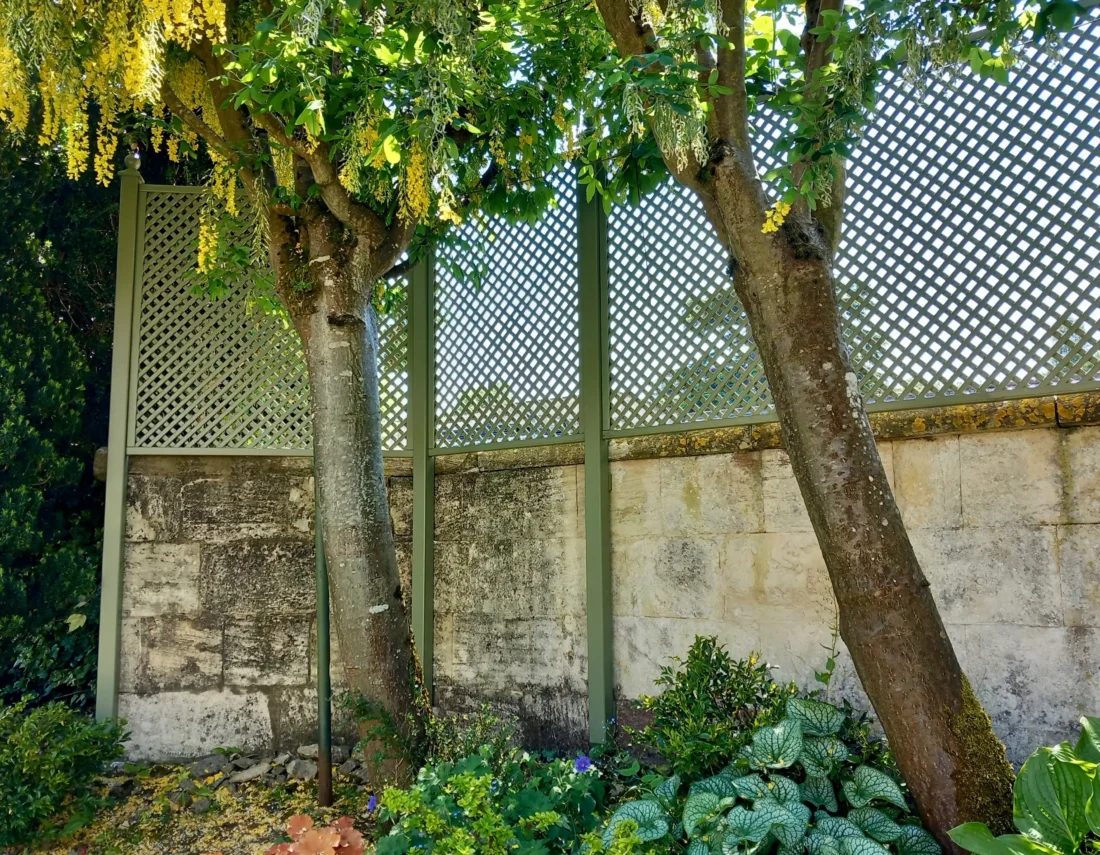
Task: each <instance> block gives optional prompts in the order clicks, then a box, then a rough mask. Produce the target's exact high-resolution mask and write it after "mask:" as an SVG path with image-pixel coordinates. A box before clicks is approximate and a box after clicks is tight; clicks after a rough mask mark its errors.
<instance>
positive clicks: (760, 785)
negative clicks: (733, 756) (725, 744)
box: [700, 775, 769, 802]
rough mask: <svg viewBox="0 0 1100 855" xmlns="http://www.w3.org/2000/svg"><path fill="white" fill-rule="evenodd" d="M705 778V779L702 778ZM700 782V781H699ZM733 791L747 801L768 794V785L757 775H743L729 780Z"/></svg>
mask: <svg viewBox="0 0 1100 855" xmlns="http://www.w3.org/2000/svg"><path fill="white" fill-rule="evenodd" d="M704 780H706V779H704ZM700 783H702V781H700ZM730 786H731V787H733V791H734V792H735V793H736V794H737V795H738V796H740V797H741V798H743V799H745V800H747V801H750V802H752V801H756V800H757V799H762V798H764V796H766V795H768V792H769V790H768V785H767V783H766V782H765V781H764V779H763V778H761V777H760V776H759V775H744V776H743V777H740V778H733V779H732V780H730Z"/></svg>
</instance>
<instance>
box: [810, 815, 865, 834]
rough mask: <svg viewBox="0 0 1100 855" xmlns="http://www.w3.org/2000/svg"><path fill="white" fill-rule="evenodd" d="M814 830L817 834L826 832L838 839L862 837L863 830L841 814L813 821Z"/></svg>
mask: <svg viewBox="0 0 1100 855" xmlns="http://www.w3.org/2000/svg"><path fill="white" fill-rule="evenodd" d="M814 830H815V831H817V832H818V833H819V834H827V835H829V836H830V837H835V838H837V840H840V839H842V838H844V837H863V832H862V831H860V830H859V826H858V825H856V824H855V823H854V822H849V821H848V820H846V819H845V818H844V817H842V816H826V817H822V818H821V819H819V820H817V822H815V823H814Z"/></svg>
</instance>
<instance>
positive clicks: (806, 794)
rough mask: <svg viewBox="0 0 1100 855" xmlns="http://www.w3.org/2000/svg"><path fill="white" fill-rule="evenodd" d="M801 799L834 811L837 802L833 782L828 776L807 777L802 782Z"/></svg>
mask: <svg viewBox="0 0 1100 855" xmlns="http://www.w3.org/2000/svg"><path fill="white" fill-rule="evenodd" d="M802 801H804V802H809V803H810V804H812V805H813V806H814V807H823V808H825V810H827V811H832V812H834V813H835V812H836V810H837V803H836V791H835V790H833V782H832V781H830V780H829V779H828V778H807V779H806V780H805V781H803V782H802Z"/></svg>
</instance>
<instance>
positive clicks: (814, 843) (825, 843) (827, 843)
mask: <svg viewBox="0 0 1100 855" xmlns="http://www.w3.org/2000/svg"><path fill="white" fill-rule="evenodd" d="M806 849H807V850H809V853H810V855H841V853H840V839H839V838H837V837H833V836H832V835H831V834H821V833H819V832H816V831H812V832H810V833H809V834H807V835H806Z"/></svg>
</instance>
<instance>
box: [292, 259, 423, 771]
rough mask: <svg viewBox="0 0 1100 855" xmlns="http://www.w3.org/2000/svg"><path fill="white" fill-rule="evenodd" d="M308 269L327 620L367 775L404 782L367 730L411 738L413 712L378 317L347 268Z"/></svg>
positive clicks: (324, 262)
mask: <svg viewBox="0 0 1100 855" xmlns="http://www.w3.org/2000/svg"><path fill="white" fill-rule="evenodd" d="M311 266H312V270H311V272H312V273H313V274H314V279H315V281H316V282H317V285H316V287H315V288H314V291H313V294H312V295H311V299H310V300H309V301H308V303H306V304H300V305H299V307H298V309H297V311H295V312H293V314H294V315H295V323H296V326H297V327H298V330H299V332H300V333H301V336H302V341H303V343H304V345H305V351H306V361H307V364H308V366H309V379H310V390H311V395H312V406H313V448H314V454H315V455H316V463H317V472H318V475H319V479H320V491H319V492H320V496H321V520H322V528H323V533H324V542H325V557H326V559H327V562H328V572H329V580H330V584H331V589H332V608H333V617H334V622H335V625H336V632H337V637H338V639H339V643H340V653H341V658H342V660H343V668H344V673H345V675H346V677H347V682H348V685H349V687H350V688H351V689H352V690H353V691H355V692H357V693H359V694H360V695H362V696H363V698H365V699H366V700H368V701H369V702H371V704H372V705H374V706H375V707H376V708H377V710H378V714H379V715H378V718H377V719H376V721H374V722H371V723H369V724H368V725H367V726H366V730H365V731H364V735H365V736H367V737H368V738H370V739H371V740H372V741H371V744H370V745H368V747H367V760H368V762H370V763H371V771H372V774H379V775H382V776H385V777H387V778H391V779H393V778H402V777H404V776H405V775H407V773H408V768H407V762H408V758H407V757H406V756H404V752H403V751H401V750H400V749H401V746H400V745H398V744H393V743H391V744H385V740H383V739H380V738H378V736H377V733H376V732H374V730H373V727H376V726H377V725H385V724H387V722H386V721H385V719H386V718H387V717H389V719H390V720H391V722H392V724H394V725H395V726H396V728H397V730H398V732H399V733H400V734H401V735H402V737H407V736H408V734H409V716H410V714H411V713H412V712H413V710H414V706H413V689H412V648H411V642H410V636H409V623H408V619H407V616H406V613H405V608H404V606H403V604H402V597H401V579H400V575H399V573H398V569H397V558H396V554H395V552H394V542H393V528H392V524H391V521H390V514H389V503H388V501H387V496H386V481H385V475H384V472H383V468H382V435H381V413H380V406H379V398H378V325H377V318H376V316H375V313H374V309H373V308H372V307H371V304H370V299H369V295H370V288H369V287H368V284H367V283H356V281H355V277H354V276H353V273H352V270H351V269H350V268H351V267H352V265H351V264H350V263H345V264H344V265H343V266H341V265H340V263H339V262H338V261H337V260H336V259H334V258H332V257H324V258H321V259H318V262H315V264H314V265H311ZM383 711H384V712H383ZM382 755H385V759H382Z"/></svg>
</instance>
